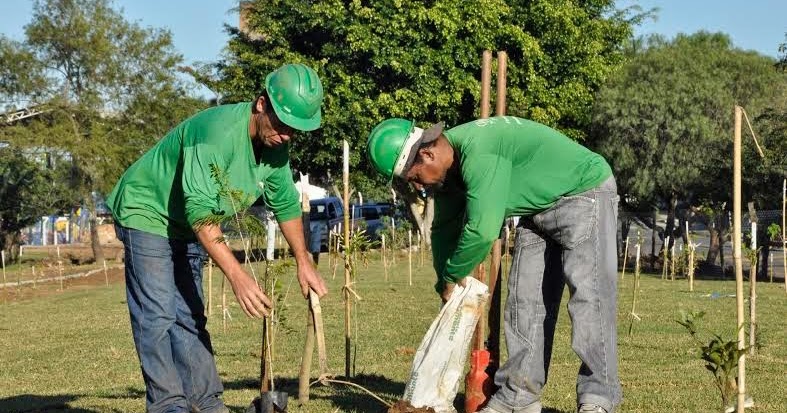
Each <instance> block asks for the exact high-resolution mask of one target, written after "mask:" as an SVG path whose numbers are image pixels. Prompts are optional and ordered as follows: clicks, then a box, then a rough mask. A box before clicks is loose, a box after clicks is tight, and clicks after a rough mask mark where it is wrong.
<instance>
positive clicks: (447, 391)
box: [404, 277, 489, 413]
mask: <svg viewBox="0 0 787 413" xmlns="http://www.w3.org/2000/svg"><path fill="white" fill-rule="evenodd" d="M465 280H467V281H466V284H465V286H464V287H462V286H460V285H457V286H456V288H454V291H453V292H452V293H451V297H450V298H449V300H448V302H446V303H445V305H444V306H443V308H442V309H441V310H440V313H439V314H438V315H437V318H436V319H435V320H434V321H433V322H432V325H431V326H430V327H429V331H427V332H426V335H425V336H424V339H423V340H422V341H421V345H420V346H419V347H418V351H417V352H416V353H415V360H413V368H412V370H410V381H409V382H407V387H406V388H405V391H404V400H407V401H409V402H410V404H411V405H413V406H414V407H431V408H433V409H434V410H435V411H436V412H437V413H454V412H456V410H455V409H454V406H453V402H454V398H455V397H456V392H457V390H458V389H459V380H460V379H461V378H462V373H463V371H464V366H465V361H466V360H467V354H468V348H469V346H470V339H471V337H472V335H473V330H474V329H475V325H476V323H477V322H478V319H479V318H480V316H481V312H482V311H483V309H484V303H485V302H486V300H487V298H488V297H489V294H488V293H487V291H488V287H487V286H486V284H484V283H482V282H480V281H478V280H476V279H475V278H473V277H466V278H465Z"/></svg>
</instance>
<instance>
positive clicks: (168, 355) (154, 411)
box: [115, 226, 224, 413]
mask: <svg viewBox="0 0 787 413" xmlns="http://www.w3.org/2000/svg"><path fill="white" fill-rule="evenodd" d="M115 231H116V233H117V235H118V238H119V239H120V240H121V241H123V245H124V246H125V254H126V258H125V260H126V296H127V300H128V309H129V313H130V315H131V331H132V334H133V335H134V345H135V346H136V349H137V355H138V356H139V362H140V365H141V367H142V376H143V378H144V380H145V388H146V399H147V412H149V413H188V412H202V413H213V412H221V411H224V403H223V402H222V401H221V399H220V396H221V393H222V392H223V388H222V385H221V381H220V380H219V376H218V373H217V372H216V362H215V361H214V359H213V348H212V347H211V344H210V335H209V334H208V331H207V330H206V329H205V324H206V322H207V319H206V317H205V315H204V312H205V306H204V304H203V294H202V266H203V264H204V261H205V259H206V254H205V251H204V250H203V249H202V246H201V245H200V244H199V242H197V241H192V242H187V241H181V240H175V239H168V238H164V237H161V236H159V235H154V234H151V233H147V232H144V231H139V230H135V229H131V228H125V227H121V226H115Z"/></svg>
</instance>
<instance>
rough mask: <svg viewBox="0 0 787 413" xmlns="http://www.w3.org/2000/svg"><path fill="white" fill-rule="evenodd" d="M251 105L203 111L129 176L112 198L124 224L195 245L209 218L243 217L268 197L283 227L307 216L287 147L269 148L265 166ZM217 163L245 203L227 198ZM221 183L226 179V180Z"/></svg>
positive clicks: (115, 213) (114, 212)
mask: <svg viewBox="0 0 787 413" xmlns="http://www.w3.org/2000/svg"><path fill="white" fill-rule="evenodd" d="M250 118H251V103H248V102H247V103H239V104H234V105H223V106H218V107H214V108H210V109H206V110H204V111H202V112H199V113H197V114H196V115H194V116H192V117H191V118H189V119H186V120H185V121H183V122H182V123H181V124H180V125H178V126H177V127H175V129H173V130H171V131H170V132H169V133H168V134H167V135H166V136H165V137H164V138H163V139H161V140H160V141H159V142H158V143H157V144H156V145H155V146H154V147H153V148H151V149H150V150H149V151H148V152H147V153H145V154H144V155H143V156H142V157H141V158H139V159H138V160H137V161H136V162H135V163H134V164H133V165H131V166H130V167H129V168H128V170H126V172H125V173H124V174H123V176H122V177H121V178H120V180H119V181H118V183H117V184H116V185H115V188H114V189H113V190H112V192H111V193H110V194H109V197H108V198H107V206H108V207H109V209H110V210H111V211H112V215H113V216H114V218H115V221H116V222H117V223H119V224H120V225H122V226H124V227H128V228H133V229H137V230H140V231H145V232H150V233H153V234H157V235H161V236H164V237H168V238H176V239H194V238H195V235H194V231H193V230H192V228H193V226H194V224H195V223H196V222H198V221H199V220H200V219H202V218H205V217H207V216H209V215H212V214H215V215H227V214H232V213H233V211H242V210H244V209H246V208H248V207H249V206H250V205H251V203H253V202H254V201H256V200H257V198H259V197H260V196H264V200H265V204H266V205H267V206H268V208H269V209H270V210H271V211H273V213H274V214H275V215H276V219H277V220H278V221H279V222H284V221H289V220H291V219H294V218H298V217H300V215H301V208H300V198H299V196H298V191H297V190H296V189H295V184H294V183H293V180H292V171H291V169H290V163H289V148H288V145H287V144H283V145H280V146H278V147H276V148H268V147H265V149H264V151H263V153H262V156H261V159H260V161H259V164H258V163H257V161H256V160H255V158H254V150H253V149H252V145H251V139H250V137H249V120H250ZM211 165H213V166H215V167H216V168H217V170H218V171H221V172H222V175H223V176H224V177H225V179H226V181H225V182H224V189H225V190H233V191H242V193H243V196H242V198H243V200H242V201H241V202H238V205H233V204H235V203H236V202H234V201H232V200H231V199H230V197H228V196H219V189H220V185H219V184H218V182H217V178H216V177H215V176H212V171H211ZM219 179H221V178H219Z"/></svg>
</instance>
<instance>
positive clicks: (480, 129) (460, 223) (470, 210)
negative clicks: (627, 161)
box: [432, 116, 612, 289]
mask: <svg viewBox="0 0 787 413" xmlns="http://www.w3.org/2000/svg"><path fill="white" fill-rule="evenodd" d="M444 134H445V136H446V138H447V139H448V141H449V142H450V144H451V146H452V147H453V149H454V151H456V152H457V155H458V160H459V168H460V171H461V175H462V184H461V185H456V184H455V183H454V185H452V184H451V183H450V182H449V183H446V185H447V187H446V188H445V189H444V190H442V191H438V192H437V193H436V194H435V216H434V221H433V223H432V254H433V256H434V267H435V271H436V272H437V276H438V286H437V288H438V289H442V283H444V282H455V281H457V280H459V279H461V278H464V277H465V276H467V275H469V274H470V273H471V272H472V271H473V269H474V268H475V267H476V266H477V265H478V264H479V263H481V262H482V261H483V260H484V258H485V257H486V255H487V254H488V253H489V250H490V248H491V246H492V243H493V242H494V240H495V239H497V238H498V236H499V234H500V227H501V225H502V223H503V219H504V218H505V217H507V216H514V215H523V216H528V215H534V214H537V213H539V212H541V211H544V210H546V209H548V208H549V207H551V206H552V205H554V204H555V203H556V202H557V201H558V199H559V198H560V197H562V196H567V195H575V194H578V193H581V192H585V191H587V190H589V189H592V188H594V187H596V186H598V185H599V184H601V183H602V182H603V181H604V180H606V179H607V178H608V177H610V176H611V175H612V170H611V168H610V167H609V165H608V164H607V162H606V161H605V160H604V158H602V157H601V156H600V155H598V154H596V153H593V152H591V151H590V150H588V149H587V148H585V147H584V146H582V145H580V144H578V143H576V142H574V141H572V140H571V139H569V138H568V137H566V136H565V135H563V134H561V133H560V132H558V131H556V130H554V129H552V128H550V127H548V126H545V125H542V124H539V123H536V122H533V121H529V120H526V119H521V118H516V117H512V116H503V117H494V118H488V119H479V120H476V121H474V122H469V123H465V124H463V125H459V126H457V127H455V128H452V129H449V130H446V131H445V132H444ZM452 186H453V188H452V189H449V188H451V187H452ZM460 188H461V189H460Z"/></svg>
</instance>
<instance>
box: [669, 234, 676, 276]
mask: <svg viewBox="0 0 787 413" xmlns="http://www.w3.org/2000/svg"><path fill="white" fill-rule="evenodd" d="M670 264H672V266H671V268H670V280H672V281H675V244H674V243H673V244H672V260H671V261H670Z"/></svg>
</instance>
